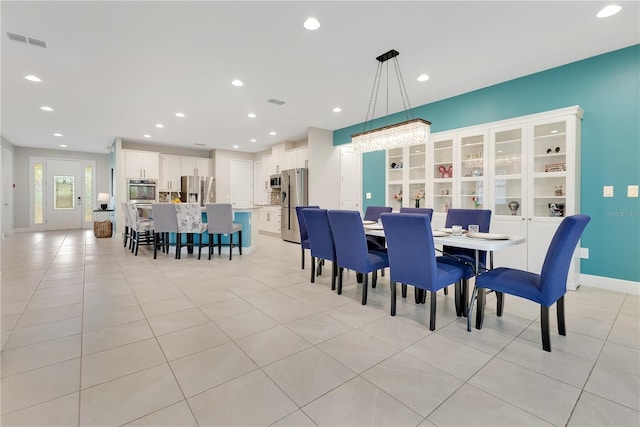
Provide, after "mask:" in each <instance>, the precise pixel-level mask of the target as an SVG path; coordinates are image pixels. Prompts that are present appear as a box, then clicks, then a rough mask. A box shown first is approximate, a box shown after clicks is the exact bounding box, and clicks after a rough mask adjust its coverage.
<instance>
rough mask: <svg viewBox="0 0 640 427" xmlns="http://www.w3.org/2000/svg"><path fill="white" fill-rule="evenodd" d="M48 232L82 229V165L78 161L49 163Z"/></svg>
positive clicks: (54, 161) (47, 180) (47, 193)
mask: <svg viewBox="0 0 640 427" xmlns="http://www.w3.org/2000/svg"><path fill="white" fill-rule="evenodd" d="M46 183H47V186H46V188H47V192H46V196H45V197H46V201H47V203H46V206H47V208H46V215H47V230H76V229H80V228H82V198H83V191H82V188H83V183H82V164H81V162H80V161H77V160H48V161H47V178H46Z"/></svg>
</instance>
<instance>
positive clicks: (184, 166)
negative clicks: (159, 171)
mask: <svg viewBox="0 0 640 427" xmlns="http://www.w3.org/2000/svg"><path fill="white" fill-rule="evenodd" d="M180 162H181V166H180V170H181V174H182V175H196V176H212V173H211V159H207V158H204V157H182V158H181V159H180Z"/></svg>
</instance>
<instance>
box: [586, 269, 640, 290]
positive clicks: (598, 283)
mask: <svg viewBox="0 0 640 427" xmlns="http://www.w3.org/2000/svg"><path fill="white" fill-rule="evenodd" d="M580 282H581V283H580V284H581V285H582V286H588V287H591V288H599V289H606V290H609V291H616V292H624V293H627V294H633V295H640V282H634V281H632V280H621V279H613V278H611V277H603V276H592V275H590V274H581V275H580Z"/></svg>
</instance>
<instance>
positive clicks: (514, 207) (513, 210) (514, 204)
mask: <svg viewBox="0 0 640 427" xmlns="http://www.w3.org/2000/svg"><path fill="white" fill-rule="evenodd" d="M519 208H520V203H518V201H517V200H512V201H510V202H509V210H510V211H511V215H518V209H519Z"/></svg>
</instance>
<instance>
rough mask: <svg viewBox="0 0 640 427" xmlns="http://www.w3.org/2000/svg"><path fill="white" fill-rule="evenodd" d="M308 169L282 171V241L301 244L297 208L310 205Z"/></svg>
mask: <svg viewBox="0 0 640 427" xmlns="http://www.w3.org/2000/svg"><path fill="white" fill-rule="evenodd" d="M308 172H309V171H308V169H306V168H300V169H288V170H284V171H282V173H281V175H282V179H281V182H280V192H281V200H282V216H281V217H280V220H281V224H282V226H281V230H282V232H281V235H282V240H286V241H289V242H295V243H300V227H298V218H297V216H296V206H307V205H308V204H309V196H308V194H309V173H308Z"/></svg>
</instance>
